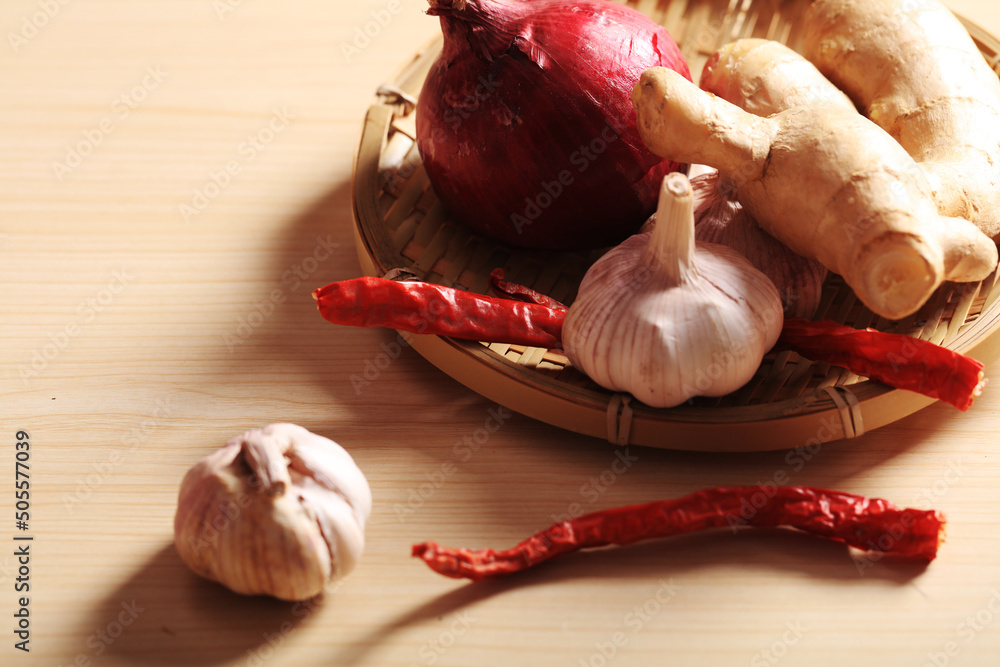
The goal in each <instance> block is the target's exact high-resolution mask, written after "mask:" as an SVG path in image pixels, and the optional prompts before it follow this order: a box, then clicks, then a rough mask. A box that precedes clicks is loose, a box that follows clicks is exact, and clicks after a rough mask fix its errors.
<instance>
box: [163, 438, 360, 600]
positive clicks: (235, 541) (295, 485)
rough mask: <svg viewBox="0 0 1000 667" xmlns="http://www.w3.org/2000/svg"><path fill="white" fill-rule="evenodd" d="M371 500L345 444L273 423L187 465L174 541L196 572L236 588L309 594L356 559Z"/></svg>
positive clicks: (297, 596)
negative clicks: (344, 447)
mask: <svg viewBox="0 0 1000 667" xmlns="http://www.w3.org/2000/svg"><path fill="white" fill-rule="evenodd" d="M371 506H372V496H371V489H370V488H369V486H368V481H367V480H366V479H365V476H364V474H363V473H362V472H361V470H360V469H359V468H358V466H357V465H356V464H355V462H354V459H353V458H351V455H350V454H348V453H347V451H346V450H344V449H343V448H342V447H341V446H340V445H338V444H337V443H335V442H333V441H332V440H329V439H327V438H324V437H322V436H319V435H316V434H314V433H310V432H309V431H307V430H306V429H304V428H302V427H301V426H296V425H295V424H271V425H269V426H266V427H264V428H262V429H257V430H252V431H247V432H246V433H244V434H242V435H241V436H239V437H236V438H233V439H232V440H230V441H229V442H228V443H227V444H226V445H225V446H224V447H222V448H221V449H219V450H218V451H216V452H214V453H213V454H210V455H209V456H207V457H205V458H204V459H202V460H201V461H199V462H198V463H197V464H196V465H195V466H194V467H193V468H191V470H189V471H188V473H187V475H186V476H185V477H184V480H183V482H182V483H181V489H180V496H179V499H178V503H177V514H176V516H175V518H174V541H175V544H176V546H177V551H178V552H179V553H180V556H181V559H182V560H183V561H184V562H185V563H186V564H187V565H188V567H190V568H191V569H192V570H194V572H196V573H197V574H199V575H201V576H203V577H205V578H207V579H211V580H213V581H218V582H219V583H221V584H223V585H225V586H227V587H229V588H230V589H232V590H234V591H236V592H237V593H243V594H246V595H257V594H267V595H273V596H274V597H277V598H281V599H284V600H305V599H308V598H311V597H314V596H316V595H318V594H319V593H321V592H322V591H323V588H324V586H325V585H326V584H327V583H328V582H330V581H332V580H334V579H337V578H340V577H343V576H344V575H346V574H347V573H348V572H350V571H351V570H352V569H353V568H354V566H355V565H356V564H357V562H358V560H359V559H360V557H361V554H362V552H363V550H364V544H365V537H364V531H365V522H366V521H367V520H368V516H369V515H370V514H371Z"/></svg>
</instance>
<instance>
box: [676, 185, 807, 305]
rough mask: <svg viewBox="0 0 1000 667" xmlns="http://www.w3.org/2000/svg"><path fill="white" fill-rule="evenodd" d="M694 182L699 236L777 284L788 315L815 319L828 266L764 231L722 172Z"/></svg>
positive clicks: (695, 231)
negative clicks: (747, 262)
mask: <svg viewBox="0 0 1000 667" xmlns="http://www.w3.org/2000/svg"><path fill="white" fill-rule="evenodd" d="M691 186H692V188H693V190H694V196H695V202H696V204H695V210H694V220H695V223H694V225H695V226H694V237H695V239H696V240H698V241H706V242H708V243H721V244H722V245H725V246H729V247H730V248H732V249H733V250H736V251H737V252H739V253H740V254H741V255H743V256H744V257H746V258H747V259H748V260H750V263H751V264H753V265H754V267H756V268H757V270H759V271H760V272H761V273H763V274H764V275H765V276H767V277H768V279H770V281H771V282H772V283H774V286H775V287H776V288H778V295H779V296H780V297H781V303H782V305H783V306H784V310H785V315H788V316H789V317H805V318H810V317H812V316H813V314H814V313H815V312H816V310H817V308H819V302H820V299H821V298H822V296H823V281H824V280H826V274H827V270H826V267H825V266H823V265H822V264H820V263H819V262H818V261H817V260H815V259H809V258H806V257H803V256H802V255H800V254H798V253H797V252H795V251H794V250H792V249H791V248H789V247H788V246H786V245H785V244H784V243H782V242H781V241H779V240H778V239H776V238H774V237H773V236H771V235H770V234H768V233H767V232H766V231H764V229H762V228H761V226H760V225H759V224H757V221H756V220H754V218H753V216H751V215H750V213H749V212H747V210H746V209H745V208H743V206H742V205H741V204H740V203H739V202H738V201H736V191H735V188H728V187H727V185H726V184H725V183H724V182H723V181H722V180H721V179H720V177H719V173H718V172H712V173H709V174H705V175H704V176H698V177H696V178H693V179H691Z"/></svg>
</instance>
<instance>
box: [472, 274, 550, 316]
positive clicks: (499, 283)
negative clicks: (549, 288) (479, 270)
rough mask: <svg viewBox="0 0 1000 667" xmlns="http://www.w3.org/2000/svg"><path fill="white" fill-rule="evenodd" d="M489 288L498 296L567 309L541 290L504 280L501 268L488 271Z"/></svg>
mask: <svg viewBox="0 0 1000 667" xmlns="http://www.w3.org/2000/svg"><path fill="white" fill-rule="evenodd" d="M490 288H492V289H493V291H494V292H496V293H497V294H499V295H500V296H503V297H506V298H508V299H514V300H515V301H524V302H525V303H537V304H538V305H539V306H548V307H549V308H553V309H555V310H561V311H563V312H565V311H566V310H568V308H567V307H566V306H565V305H563V304H561V303H559V302H558V301H556V300H555V299H553V298H552V297H550V296H546V295H544V294H542V293H541V292H538V291H536V290H533V289H531V288H530V287H527V286H525V285H521V284H519V283H512V282H510V281H509V280H505V276H504V271H503V269H493V270H492V271H490Z"/></svg>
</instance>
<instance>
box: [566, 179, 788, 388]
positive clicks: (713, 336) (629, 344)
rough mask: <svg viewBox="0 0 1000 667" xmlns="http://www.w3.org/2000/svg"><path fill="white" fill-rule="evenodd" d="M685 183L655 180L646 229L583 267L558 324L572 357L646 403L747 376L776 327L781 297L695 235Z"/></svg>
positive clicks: (733, 257) (733, 256) (737, 383)
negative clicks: (657, 187) (655, 201)
mask: <svg viewBox="0 0 1000 667" xmlns="http://www.w3.org/2000/svg"><path fill="white" fill-rule="evenodd" d="M693 233H694V218H693V210H692V195H691V185H690V182H689V181H688V179H687V178H686V177H685V176H683V175H681V174H671V175H669V176H667V177H666V178H665V179H664V182H663V189H662V190H661V194H660V206H659V209H658V211H657V223H656V226H655V228H654V229H653V231H652V232H648V233H644V234H637V235H635V236H633V237H631V238H629V239H627V240H626V241H625V242H623V243H622V244H621V245H619V246H617V247H615V248H613V249H612V250H610V251H608V252H607V253H606V254H605V255H604V256H602V257H601V258H600V259H599V260H597V262H595V263H594V265H593V266H592V267H591V268H590V270H589V271H588V272H587V274H586V275H585V276H584V279H583V281H582V282H581V284H580V287H579V290H578V294H577V297H576V300H575V301H574V302H573V304H572V305H571V306H570V308H569V312H568V313H567V314H566V321H565V322H564V324H563V344H564V348H565V351H566V354H567V356H568V357H569V359H570V361H571V362H572V364H573V365H574V366H576V367H577V368H579V369H581V370H582V371H583V372H584V373H586V374H587V376H588V377H590V378H591V379H592V380H594V381H595V382H596V383H597V384H599V385H601V386H602V387H605V388H606V389H610V390H613V391H623V392H629V393H631V394H632V395H633V396H634V397H635V398H637V399H638V400H640V401H642V402H643V403H646V404H647V405H650V406H652V407H673V406H676V405H679V404H681V403H683V402H685V401H686V400H688V399H689V398H692V397H694V396H723V395H725V394H728V393H731V392H733V391H735V390H737V389H739V388H740V387H742V386H743V385H744V384H746V383H747V382H748V381H749V380H750V379H751V378H752V377H753V375H754V373H755V372H756V370H757V368H758V367H759V366H760V362H761V360H762V359H763V356H764V354H765V353H766V352H767V351H768V350H769V349H771V347H772V346H773V345H774V343H775V342H776V341H777V339H778V336H779V334H780V333H781V326H782V322H783V315H782V305H781V299H780V298H779V296H778V291H777V289H776V288H775V287H774V285H773V284H772V283H771V282H770V281H769V280H768V279H767V277H766V276H764V275H763V274H762V273H761V272H760V271H758V270H757V269H755V268H754V267H753V266H752V265H751V264H750V263H749V261H747V259H746V258H744V257H743V256H742V255H740V254H739V253H737V252H736V251H734V250H732V249H730V248H727V247H725V246H721V245H717V244H708V243H697V244H696V243H695V241H694V237H693Z"/></svg>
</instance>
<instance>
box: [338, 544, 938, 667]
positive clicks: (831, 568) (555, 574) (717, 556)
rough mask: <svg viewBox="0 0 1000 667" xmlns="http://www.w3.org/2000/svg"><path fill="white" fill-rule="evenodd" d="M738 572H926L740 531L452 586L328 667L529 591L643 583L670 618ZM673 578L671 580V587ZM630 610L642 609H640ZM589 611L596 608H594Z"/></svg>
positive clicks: (855, 576) (866, 578)
mask: <svg viewBox="0 0 1000 667" xmlns="http://www.w3.org/2000/svg"><path fill="white" fill-rule="evenodd" d="M737 564H738V565H739V566H740V568H741V570H740V571H741V572H748V573H749V574H750V576H755V575H757V574H759V575H760V576H762V577H773V576H774V575H775V574H776V573H777V574H779V575H786V576H788V577H794V578H797V579H804V578H815V579H822V580H828V581H829V580H832V581H835V582H837V584H838V585H844V586H905V585H911V584H912V581H913V579H914V578H916V577H917V576H919V575H920V574H921V573H922V572H923V571H924V570H925V569H926V567H927V563H926V562H923V561H911V560H906V559H899V558H893V557H889V556H886V557H884V558H881V559H880V558H879V557H878V555H874V556H873V555H870V554H864V553H861V552H855V551H853V550H851V549H849V548H848V547H846V546H845V545H843V544H840V543H837V542H833V541H830V540H825V539H821V538H817V537H813V536H811V535H807V534H805V533H801V532H798V531H793V530H787V529H777V528H776V529H746V530H743V529H741V530H739V531H737V533H736V534H734V533H733V531H731V530H728V529H719V530H713V531H709V532H704V533H695V534H690V535H682V536H679V537H673V538H668V539H664V540H656V541H651V542H646V543H642V544H636V545H631V546H626V547H607V548H603V549H592V550H589V551H585V552H578V553H575V554H569V555H566V556H562V557H560V558H558V559H555V560H553V561H550V562H549V563H545V564H542V565H539V566H536V567H535V568H533V569H531V570H527V571H525V572H522V573H518V574H514V575H510V576H508V577H504V578H502V579H495V580H486V581H481V582H476V583H471V582H470V583H467V584H464V585H459V587H458V588H454V589H452V590H450V591H448V592H447V593H444V594H442V595H440V596H438V597H436V598H433V599H431V600H429V601H427V602H425V603H424V604H422V605H420V606H418V607H415V608H413V609H411V610H409V611H407V612H405V613H402V614H400V615H399V616H398V617H397V618H396V619H395V620H393V621H392V622H390V623H387V624H385V625H383V626H381V627H378V628H374V629H372V630H371V631H370V632H369V633H368V634H367V635H365V636H363V637H360V638H359V639H358V640H357V641H355V642H354V643H352V644H350V645H349V646H347V647H346V648H344V649H343V650H342V651H340V652H339V653H337V654H336V655H335V656H334V657H333V658H331V664H336V665H357V664H360V663H362V662H364V661H365V659H366V658H367V657H368V654H369V653H370V652H371V651H372V650H373V649H374V648H376V647H377V646H378V645H379V644H381V643H383V642H386V641H387V640H388V639H389V638H390V637H391V636H392V635H393V634H394V633H396V632H400V631H402V630H404V629H406V628H409V627H412V626H418V625H425V624H426V625H428V626H429V627H430V628H431V629H430V630H429V632H432V633H434V635H435V636H436V635H437V634H438V633H439V632H440V630H441V628H440V627H438V626H435V625H434V623H435V620H438V621H439V620H440V619H441V618H442V617H449V616H452V615H454V614H456V613H457V612H459V611H461V610H463V609H467V608H472V607H475V606H476V605H478V604H480V603H483V602H485V601H487V600H489V599H490V598H494V597H498V596H501V595H504V594H507V593H510V592H513V591H515V590H517V589H520V588H527V587H531V586H533V585H536V584H538V585H544V586H546V588H547V590H549V591H550V592H551V594H553V595H558V586H559V585H569V586H572V584H573V583H574V582H575V581H578V580H586V579H590V580H593V579H614V580H629V579H635V580H648V581H650V582H651V589H650V590H651V591H652V590H654V588H655V587H659V588H656V589H655V590H656V593H655V597H651V598H650V600H655V601H656V602H657V604H658V605H662V606H664V609H666V610H669V609H670V606H669V604H668V602H669V599H670V597H672V596H674V595H680V594H683V584H682V583H680V582H681V581H683V578H684V577H683V575H684V574H686V573H689V572H692V571H697V570H705V569H713V568H718V569H720V570H722V571H725V570H729V571H731V570H732V566H733V565H737ZM674 577H677V578H678V582H677V584H676V585H675V581H674ZM661 593H662V595H661ZM637 602H638V603H639V604H640V605H641V604H643V603H644V602H647V601H645V600H639V601H637ZM800 603H801V601H800V600H789V601H788V605H789V608H790V609H795V608H796V605H798V604H800ZM594 604H600V601H599V600H594ZM657 608H658V609H659V606H658V607H657ZM414 661H416V660H414Z"/></svg>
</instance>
